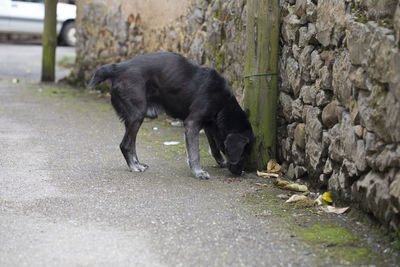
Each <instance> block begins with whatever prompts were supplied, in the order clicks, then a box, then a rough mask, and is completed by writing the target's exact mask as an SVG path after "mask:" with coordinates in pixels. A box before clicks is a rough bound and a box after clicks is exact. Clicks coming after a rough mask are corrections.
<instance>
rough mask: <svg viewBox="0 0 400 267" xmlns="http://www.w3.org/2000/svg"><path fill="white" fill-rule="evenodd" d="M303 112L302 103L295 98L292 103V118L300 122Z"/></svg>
mask: <svg viewBox="0 0 400 267" xmlns="http://www.w3.org/2000/svg"><path fill="white" fill-rule="evenodd" d="M302 112H303V102H302V101H301V99H300V98H297V99H296V100H294V101H293V102H292V118H293V119H294V120H295V121H301V119H302V118H301V115H302Z"/></svg>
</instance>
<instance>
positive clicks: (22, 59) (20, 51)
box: [0, 43, 75, 82]
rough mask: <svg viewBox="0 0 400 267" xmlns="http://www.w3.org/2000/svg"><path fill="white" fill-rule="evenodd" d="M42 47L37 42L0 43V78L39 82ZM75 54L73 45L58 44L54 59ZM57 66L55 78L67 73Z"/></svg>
mask: <svg viewBox="0 0 400 267" xmlns="http://www.w3.org/2000/svg"><path fill="white" fill-rule="evenodd" d="M41 56H42V47H41V46H40V45H37V44H12V43H0V78H2V79H14V78H18V79H20V80H23V81H33V82H39V81H40V75H41V67H42V61H41ZM72 56H75V47H68V46H58V47H57V49H56V61H59V60H60V59H62V58H63V57H72ZM69 72H70V71H69V70H67V69H63V68H60V67H58V66H57V68H56V80H59V79H61V78H63V77H65V76H66V75H68V74H69Z"/></svg>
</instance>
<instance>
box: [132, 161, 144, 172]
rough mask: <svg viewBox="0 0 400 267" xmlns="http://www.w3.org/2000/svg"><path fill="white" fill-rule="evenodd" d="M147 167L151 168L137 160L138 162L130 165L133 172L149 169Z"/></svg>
mask: <svg viewBox="0 0 400 267" xmlns="http://www.w3.org/2000/svg"><path fill="white" fill-rule="evenodd" d="M147 168H149V166H148V165H147V164H144V163H140V162H137V163H135V164H133V165H132V166H129V169H130V171H131V172H144V171H145V170H147Z"/></svg>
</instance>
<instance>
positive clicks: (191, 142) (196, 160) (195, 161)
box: [184, 120, 210, 179]
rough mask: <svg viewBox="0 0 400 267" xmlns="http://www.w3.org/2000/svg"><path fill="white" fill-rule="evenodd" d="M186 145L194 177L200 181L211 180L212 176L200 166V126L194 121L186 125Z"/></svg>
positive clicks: (189, 121) (186, 122)
mask: <svg viewBox="0 0 400 267" xmlns="http://www.w3.org/2000/svg"><path fill="white" fill-rule="evenodd" d="M184 125H185V144H186V153H187V158H188V164H189V167H190V169H191V171H192V173H193V175H194V176H195V177H197V178H200V179H209V178H210V175H209V174H208V172H206V171H204V170H203V169H202V168H201V166H200V153H199V132H200V124H199V123H197V122H195V121H193V120H186V121H185V123H184Z"/></svg>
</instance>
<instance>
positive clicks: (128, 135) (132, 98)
mask: <svg viewBox="0 0 400 267" xmlns="http://www.w3.org/2000/svg"><path fill="white" fill-rule="evenodd" d="M120 88H121V87H117V86H116V87H115V88H113V90H112V91H111V103H112V105H113V107H114V109H115V110H116V112H117V113H118V115H119V116H120V118H121V120H122V121H123V122H124V123H125V135H124V138H123V139H122V142H121V144H120V148H121V152H122V154H123V155H124V158H125V160H126V163H127V164H128V166H129V169H130V170H131V171H135V172H143V171H145V170H146V169H147V168H148V166H147V165H146V164H144V163H140V162H139V160H138V157H137V155H136V136H137V133H138V131H139V128H140V125H141V124H142V122H143V119H144V117H145V114H146V100H145V96H144V94H140V92H141V90H140V87H139V86H136V87H135V88H139V89H138V90H136V94H133V93H130V92H135V90H134V89H135V88H133V87H132V88H131V89H129V88H128V89H125V88H126V87H122V88H124V89H120Z"/></svg>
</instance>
